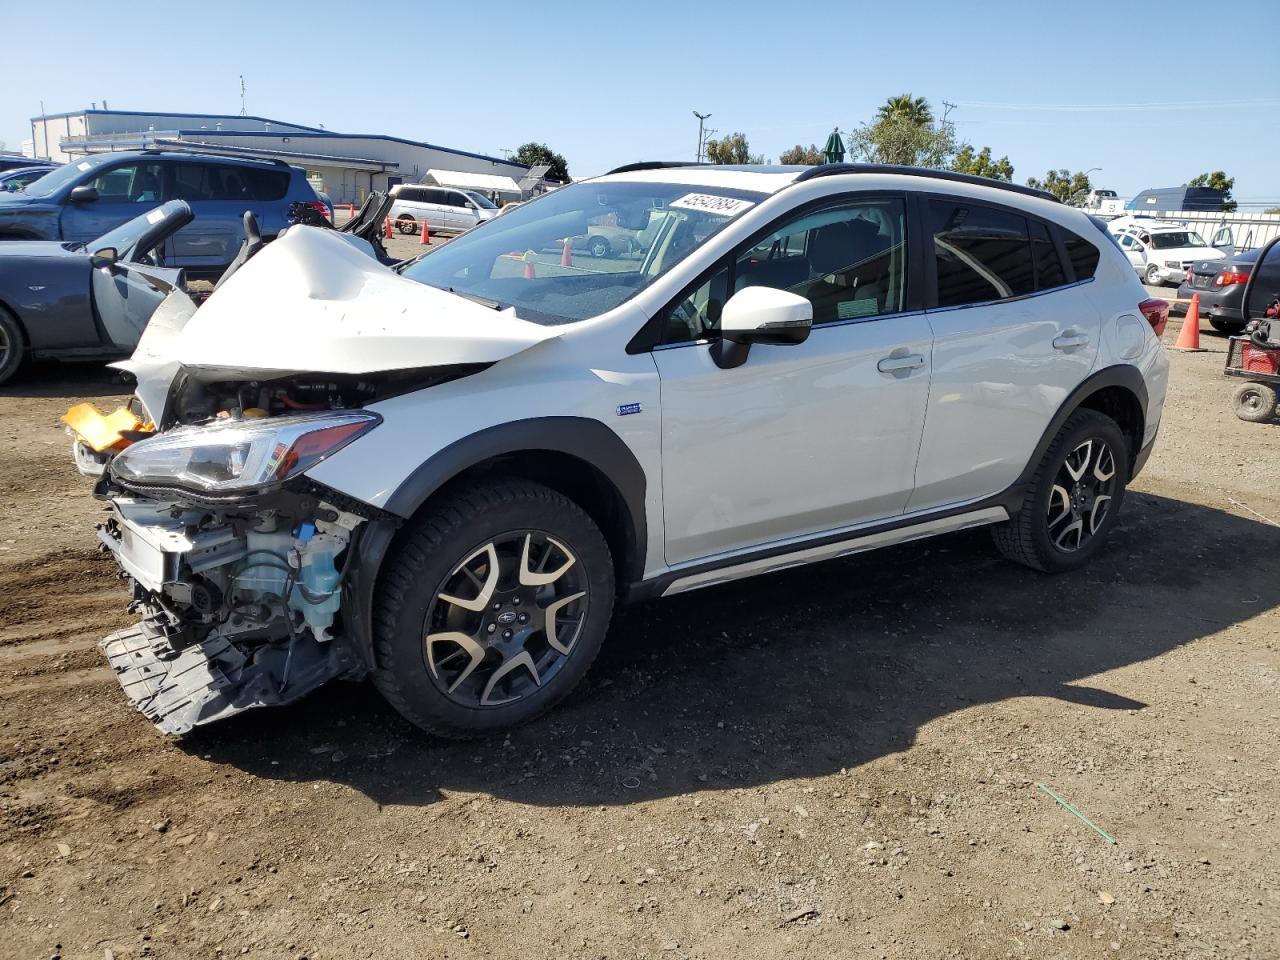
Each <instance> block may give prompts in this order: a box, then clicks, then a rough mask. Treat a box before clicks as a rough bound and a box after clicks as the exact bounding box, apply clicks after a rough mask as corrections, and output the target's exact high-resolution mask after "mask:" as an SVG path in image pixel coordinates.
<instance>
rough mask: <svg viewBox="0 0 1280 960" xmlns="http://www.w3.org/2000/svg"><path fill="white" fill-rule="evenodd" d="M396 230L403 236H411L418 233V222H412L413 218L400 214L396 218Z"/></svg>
mask: <svg viewBox="0 0 1280 960" xmlns="http://www.w3.org/2000/svg"><path fill="white" fill-rule="evenodd" d="M396 229H397V230H399V231H400V232H401V233H402V234H404V235H405V236H413V235H414V234H415V233H417V232H418V221H416V220H414V219H413V217H409V216H405V215H404V214H401V215H400V216H398V217H396Z"/></svg>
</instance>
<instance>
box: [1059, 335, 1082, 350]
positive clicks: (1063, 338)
mask: <svg viewBox="0 0 1280 960" xmlns="http://www.w3.org/2000/svg"><path fill="white" fill-rule="evenodd" d="M1088 344H1089V335H1088V334H1087V333H1064V334H1061V335H1059V336H1056V337H1054V338H1053V349H1055V350H1070V349H1071V348H1072V347H1084V346H1088Z"/></svg>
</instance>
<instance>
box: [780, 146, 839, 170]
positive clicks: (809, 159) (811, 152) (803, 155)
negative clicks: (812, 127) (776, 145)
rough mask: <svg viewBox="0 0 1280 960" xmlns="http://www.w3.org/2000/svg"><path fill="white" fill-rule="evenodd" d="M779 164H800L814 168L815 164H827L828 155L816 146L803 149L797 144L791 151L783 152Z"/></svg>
mask: <svg viewBox="0 0 1280 960" xmlns="http://www.w3.org/2000/svg"><path fill="white" fill-rule="evenodd" d="M778 162H779V163H798V164H803V165H804V166H810V167H811V166H813V165H814V164H815V163H826V162H827V158H826V155H825V154H823V152H822V151H821V150H819V149H818V148H817V146H816V145H815V144H812V143H811V144H809V145H808V146H807V147H802V146H800V144H798V143H797V144H796V145H795V146H794V147H792V148H791V149H790V150H783V151H782V156H780V157H779V158H778Z"/></svg>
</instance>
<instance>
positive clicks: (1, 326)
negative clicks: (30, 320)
mask: <svg viewBox="0 0 1280 960" xmlns="http://www.w3.org/2000/svg"><path fill="white" fill-rule="evenodd" d="M26 352H27V341H26V338H25V337H23V335H22V328H21V327H20V326H18V321H17V320H15V319H14V318H13V314H11V313H10V312H9V311H8V310H6V309H5V308H4V307H0V383H4V382H5V381H7V380H9V379H10V378H11V377H12V376H13V375H14V374H15V373H17V372H18V368H19V367H20V366H22V358H23V357H24V356H25V355H26Z"/></svg>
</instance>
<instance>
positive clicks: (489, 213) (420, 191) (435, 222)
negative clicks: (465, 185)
mask: <svg viewBox="0 0 1280 960" xmlns="http://www.w3.org/2000/svg"><path fill="white" fill-rule="evenodd" d="M391 195H392V196H393V197H394V198H395V203H393V204H392V206H391V213H390V217H391V219H392V221H393V222H394V223H395V225H396V229H397V230H399V231H400V232H401V233H406V234H411V233H418V232H419V231H420V229H421V228H420V226H419V225H420V224H421V223H422V222H423V221H424V220H425V221H426V224H427V228H428V229H429V230H431V231H432V232H438V233H464V232H465V231H467V230H470V229H471V228H472V227H474V226H475V225H476V224H478V223H481V222H482V221H485V220H489V219H492V218H493V217H496V216H497V215H498V208H497V206H496V205H495V204H494V203H492V202H491V201H490V200H489V199H488V198H487V197H485V196H484V195H483V194H480V193H476V192H475V191H474V190H456V189H454V188H452V187H426V186H420V185H418V184H407V183H406V184H401V185H400V186H398V187H394V188H393V189H392V191H391Z"/></svg>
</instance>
